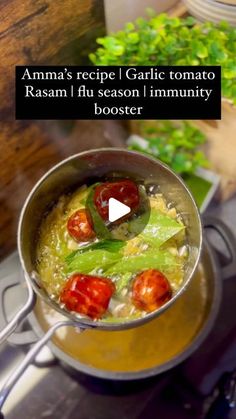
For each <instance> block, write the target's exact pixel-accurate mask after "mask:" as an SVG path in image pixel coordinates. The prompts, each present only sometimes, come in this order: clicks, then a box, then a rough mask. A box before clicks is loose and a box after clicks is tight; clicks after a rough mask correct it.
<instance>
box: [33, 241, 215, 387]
mask: <svg viewBox="0 0 236 419" xmlns="http://www.w3.org/2000/svg"><path fill="white" fill-rule="evenodd" d="M204 252H207V254H208V256H209V257H210V261H211V268H212V271H213V282H214V295H213V298H212V302H211V308H210V309H209V314H208V316H207V318H206V320H205V322H204V323H203V327H202V328H200V329H199V331H198V332H197V334H196V336H195V337H194V339H193V340H192V341H191V343H190V345H189V346H187V347H186V348H185V349H184V350H183V352H181V353H180V354H177V355H175V356H174V357H173V358H172V359H170V360H169V361H167V362H165V363H164V364H161V365H159V366H156V367H152V368H147V369H143V370H141V371H133V372H126V371H124V372H116V371H108V370H101V369H98V368H95V367H91V366H88V365H86V364H84V363H81V362H80V361H78V360H75V359H74V358H72V357H71V356H70V355H68V354H66V353H65V352H64V351H63V350H62V349H60V348H59V347H58V346H57V345H56V344H54V343H53V342H51V341H50V342H49V344H48V346H49V347H50V349H51V350H52V352H53V354H54V355H55V356H56V357H57V358H58V359H59V361H60V362H62V363H65V364H67V365H68V366H69V367H71V368H73V369H75V370H76V371H78V372H82V373H85V374H87V375H90V376H93V377H97V378H101V379H107V380H120V381H130V380H137V379H146V378H150V377H153V376H157V375H159V374H162V373H164V372H166V371H168V370H170V369H172V368H174V367H175V366H177V365H179V364H180V363H182V362H183V361H185V360H186V359H187V358H188V357H189V356H190V355H192V354H193V353H194V352H195V351H196V350H197V349H198V348H199V346H200V345H201V344H202V342H203V341H204V340H205V339H206V337H207V336H208V334H209V333H210V331H211V330H212V327H213V325H214V323H215V320H216V317H217V314H218V312H219V308H220V303H221V298H222V278H221V276H220V266H219V263H218V260H217V258H216V256H215V254H214V251H213V249H212V248H211V247H210V245H209V244H208V243H207V240H206V239H205V240H204V244H203V253H204ZM28 320H29V322H30V324H31V326H32V327H33V330H34V331H35V332H36V334H37V335H38V336H42V335H43V334H44V333H45V332H44V331H43V329H42V328H41V326H40V325H39V322H38V320H37V317H36V314H35V313H34V312H32V313H30V315H29V316H28ZM85 333H86V331H85Z"/></svg>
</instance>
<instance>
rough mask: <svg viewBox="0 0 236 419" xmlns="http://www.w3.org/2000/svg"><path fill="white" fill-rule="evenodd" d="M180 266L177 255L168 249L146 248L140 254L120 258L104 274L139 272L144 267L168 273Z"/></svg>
mask: <svg viewBox="0 0 236 419" xmlns="http://www.w3.org/2000/svg"><path fill="white" fill-rule="evenodd" d="M179 266H181V260H180V257H179V256H174V255H172V254H171V253H170V252H168V251H162V250H158V249H155V250H148V251H146V252H144V253H143V254H142V255H137V256H127V257H123V258H122V260H120V261H118V262H117V263H115V264H114V265H113V266H110V267H109V268H108V269H107V270H106V274H108V275H109V274H121V273H125V272H131V273H134V272H139V271H143V270H145V269H149V268H150V267H152V269H159V270H160V271H162V272H164V273H168V272H169V270H172V271H173V269H174V268H175V267H179Z"/></svg>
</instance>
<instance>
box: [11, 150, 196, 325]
mask: <svg viewBox="0 0 236 419" xmlns="http://www.w3.org/2000/svg"><path fill="white" fill-rule="evenodd" d="M104 152H105V153H106V152H113V153H118V154H119V153H121V154H129V155H134V156H138V157H140V156H141V157H143V158H144V159H146V160H149V161H151V162H152V163H155V164H158V165H159V166H161V167H163V168H164V169H165V170H166V171H167V172H169V173H170V174H171V175H172V176H173V177H174V178H176V179H177V181H178V182H179V183H180V184H181V186H182V187H183V189H184V190H185V192H186V193H187V195H188V196H189V198H190V200H191V204H192V206H193V209H194V211H195V215H196V220H197V222H198V225H199V247H198V248H197V255H196V259H195V263H194V265H193V267H192V271H191V273H190V275H189V277H188V279H187V280H186V281H185V283H184V284H183V285H182V286H181V288H180V289H179V290H178V291H177V292H176V294H175V295H174V296H173V297H172V298H171V299H170V300H169V301H168V302H167V303H166V304H164V305H163V306H162V307H160V308H159V309H158V310H155V311H154V312H151V313H148V314H146V315H145V316H144V317H140V318H138V319H134V320H131V321H128V322H124V323H109V322H102V321H96V322H94V321H93V320H91V319H87V318H83V317H82V318H81V319H80V318H76V317H75V316H74V315H73V314H71V313H70V312H69V311H68V312H66V311H65V310H64V309H62V308H61V307H60V306H59V305H58V304H57V303H56V302H54V301H53V300H51V299H50V298H49V297H48V296H46V295H42V294H41V293H40V292H39V290H38V288H37V287H36V285H35V284H34V281H33V280H32V279H31V276H30V273H29V272H28V270H27V268H26V264H25V260H24V257H23V253H22V231H23V228H22V225H23V221H24V216H25V211H26V209H27V207H28V205H29V204H30V201H31V199H32V198H33V196H34V194H35V192H36V191H37V189H38V188H39V187H40V185H41V184H42V183H43V182H44V181H45V180H46V179H47V178H48V177H49V176H50V175H51V174H52V173H53V172H54V171H56V170H57V169H59V168H60V167H61V166H63V165H65V164H67V163H68V162H70V161H73V160H75V159H77V158H80V157H83V156H87V155H90V154H95V153H104ZM202 242H203V233H202V223H201V218H200V213H199V210H198V208H197V205H196V203H195V200H194V198H193V196H192V194H191V192H190V191H189V189H188V187H187V186H186V185H185V183H184V181H183V179H182V178H181V177H180V176H179V175H177V174H176V173H175V172H174V171H173V170H172V169H171V168H170V167H169V166H167V165H166V164H165V163H163V162H162V161H160V160H158V159H156V158H154V157H152V156H148V155H145V154H142V153H139V152H137V151H133V150H127V149H125V148H116V147H104V148H98V149H91V150H86V151H83V152H81V153H77V154H73V155H72V156H69V157H67V158H66V159H64V160H62V161H60V162H59V163H57V164H56V165H54V166H53V167H52V168H51V169H49V170H48V171H47V172H46V173H45V174H44V175H43V176H42V177H41V178H40V179H39V181H38V182H37V183H36V184H35V186H34V187H33V189H32V190H31V192H30V193H29V195H28V196H27V198H26V200H25V203H24V205H23V207H22V210H21V213H20V218H19V223H18V230H17V248H18V253H19V258H20V263H21V266H22V269H23V272H24V277H25V280H26V283H27V285H28V287H30V288H33V290H34V291H35V292H36V294H37V295H38V296H39V298H41V299H43V300H44V301H45V302H46V303H47V304H48V305H50V306H51V307H52V308H54V309H55V310H56V311H58V312H60V313H61V314H63V315H64V316H66V317H67V318H68V319H70V320H73V321H74V322H75V323H77V324H78V327H81V328H85V329H86V328H97V329H101V330H124V329H129V328H132V327H137V326H139V325H141V324H145V323H146V322H148V321H150V320H152V319H154V318H155V317H157V316H158V315H160V314H161V313H163V312H164V311H165V310H167V309H168V307H169V306H171V305H172V304H173V303H174V302H175V301H176V300H177V299H178V298H179V297H180V296H181V294H182V293H183V292H184V291H185V290H186V288H187V287H188V285H189V283H190V281H191V279H192V277H193V274H194V272H195V271H196V267H197V265H198V263H199V260H200V256H201V251H202Z"/></svg>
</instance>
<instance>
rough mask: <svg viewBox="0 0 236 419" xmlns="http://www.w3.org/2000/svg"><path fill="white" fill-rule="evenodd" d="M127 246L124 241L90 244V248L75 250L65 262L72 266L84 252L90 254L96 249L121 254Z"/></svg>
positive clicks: (103, 241)
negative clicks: (89, 252)
mask: <svg viewBox="0 0 236 419" xmlns="http://www.w3.org/2000/svg"><path fill="white" fill-rule="evenodd" d="M124 246H125V242H124V241H122V240H101V241H100V242H96V243H92V244H89V245H88V246H83V247H81V248H80V249H78V250H75V251H74V252H72V253H70V254H69V255H68V256H67V257H66V258H65V262H66V263H67V264H70V263H71V262H72V261H73V259H74V258H75V257H76V256H77V255H79V254H81V253H84V252H88V251H89V250H96V249H102V250H107V251H108V252H112V253H115V252H119V251H120V250H121V249H122V248H123V247H124Z"/></svg>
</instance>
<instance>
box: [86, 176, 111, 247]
mask: <svg viewBox="0 0 236 419" xmlns="http://www.w3.org/2000/svg"><path fill="white" fill-rule="evenodd" d="M97 185H99V183H96V184H95V185H94V187H93V188H92V190H91V192H90V194H89V196H88V199H87V206H88V209H89V211H90V214H91V217H92V219H93V226H94V230H95V232H96V234H97V236H98V237H102V238H103V239H110V238H111V234H110V232H109V230H108V228H107V227H106V225H105V223H104V221H103V219H102V218H101V217H100V215H99V213H98V212H97V209H96V208H95V205H94V201H93V198H94V188H95V187H96V186H97Z"/></svg>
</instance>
